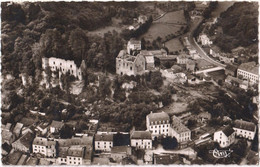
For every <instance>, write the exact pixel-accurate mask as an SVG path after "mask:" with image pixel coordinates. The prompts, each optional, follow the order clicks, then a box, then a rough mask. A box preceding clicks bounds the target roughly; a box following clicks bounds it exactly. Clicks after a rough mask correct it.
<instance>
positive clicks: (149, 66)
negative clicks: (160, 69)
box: [140, 50, 155, 71]
mask: <svg viewBox="0 0 260 167" xmlns="http://www.w3.org/2000/svg"><path fill="white" fill-rule="evenodd" d="M140 55H141V56H143V57H144V58H145V70H149V71H150V70H153V69H154V68H155V64H154V55H153V54H152V53H151V52H149V51H147V50H141V51H140Z"/></svg>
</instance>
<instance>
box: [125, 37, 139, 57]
mask: <svg viewBox="0 0 260 167" xmlns="http://www.w3.org/2000/svg"><path fill="white" fill-rule="evenodd" d="M140 50H141V41H140V40H135V39H133V38H131V39H130V40H129V41H128V43H127V53H128V54H130V55H132V54H133V51H140Z"/></svg>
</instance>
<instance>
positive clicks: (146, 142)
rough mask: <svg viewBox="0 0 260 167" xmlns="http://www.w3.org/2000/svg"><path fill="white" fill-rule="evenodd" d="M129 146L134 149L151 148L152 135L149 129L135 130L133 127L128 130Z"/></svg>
mask: <svg viewBox="0 0 260 167" xmlns="http://www.w3.org/2000/svg"><path fill="white" fill-rule="evenodd" d="M130 140H131V146H132V147H135V148H136V149H152V135H151V133H150V132H149V131H136V130H135V129H133V130H131V132H130Z"/></svg>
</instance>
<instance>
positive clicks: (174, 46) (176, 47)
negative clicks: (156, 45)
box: [165, 38, 184, 52]
mask: <svg viewBox="0 0 260 167" xmlns="http://www.w3.org/2000/svg"><path fill="white" fill-rule="evenodd" d="M165 46H166V47H167V48H168V49H169V52H175V51H180V50H183V49H184V46H183V45H182V43H181V42H180V40H179V39H178V38H174V39H172V40H169V41H167V42H166V43H165Z"/></svg>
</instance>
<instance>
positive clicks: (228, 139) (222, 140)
mask: <svg viewBox="0 0 260 167" xmlns="http://www.w3.org/2000/svg"><path fill="white" fill-rule="evenodd" d="M214 141H215V142H218V143H219V145H220V147H222V148H224V147H228V146H230V145H231V144H233V143H234V142H235V131H234V129H233V128H232V127H231V126H226V127H224V128H222V129H220V130H218V131H216V132H215V133H214Z"/></svg>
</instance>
